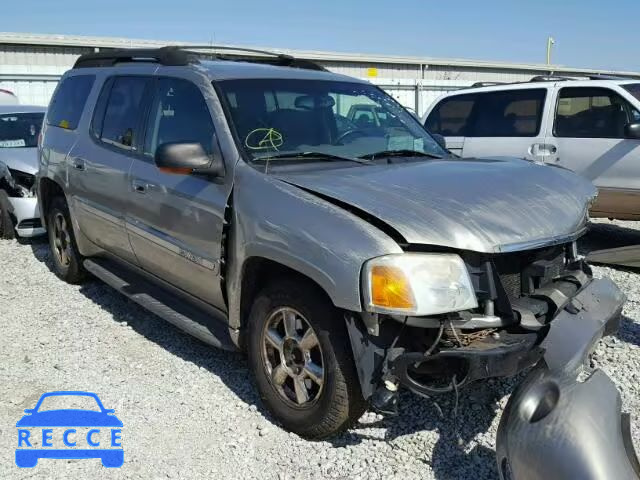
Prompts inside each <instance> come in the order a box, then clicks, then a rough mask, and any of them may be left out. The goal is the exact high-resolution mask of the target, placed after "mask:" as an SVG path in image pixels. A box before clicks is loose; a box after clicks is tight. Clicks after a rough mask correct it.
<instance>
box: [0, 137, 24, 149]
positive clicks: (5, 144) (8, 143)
mask: <svg viewBox="0 0 640 480" xmlns="http://www.w3.org/2000/svg"><path fill="white" fill-rule="evenodd" d="M26 146H27V144H26V142H25V141H24V138H18V139H16V140H0V147H2V148H12V147H26Z"/></svg>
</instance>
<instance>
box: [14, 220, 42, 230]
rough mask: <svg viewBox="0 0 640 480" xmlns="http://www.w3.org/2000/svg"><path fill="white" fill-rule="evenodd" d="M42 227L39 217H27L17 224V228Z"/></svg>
mask: <svg viewBox="0 0 640 480" xmlns="http://www.w3.org/2000/svg"><path fill="white" fill-rule="evenodd" d="M40 227H42V222H40V219H39V218H29V219H27V220H23V221H21V222H20V223H19V224H18V228H40Z"/></svg>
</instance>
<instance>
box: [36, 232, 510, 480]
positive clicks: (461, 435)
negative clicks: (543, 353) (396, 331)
mask: <svg viewBox="0 0 640 480" xmlns="http://www.w3.org/2000/svg"><path fill="white" fill-rule="evenodd" d="M29 244H30V245H31V248H32V250H33V253H34V255H35V257H36V258H37V259H38V260H39V261H41V262H43V263H44V264H45V265H47V267H48V268H49V269H50V270H51V268H52V264H51V258H50V253H49V246H48V243H47V242H46V240H45V241H37V240H35V241H31V242H29ZM52 274H53V273H52ZM79 292H80V293H82V294H83V295H84V296H86V297H87V299H89V300H91V301H92V302H93V303H95V304H96V305H98V306H100V307H101V308H102V309H104V310H105V311H106V312H108V313H109V314H110V315H111V316H112V318H113V320H114V321H115V322H117V323H119V324H121V325H122V326H123V327H125V328H126V327H127V326H129V327H131V328H132V329H133V330H134V331H136V332H137V333H139V334H140V335H142V336H144V337H145V338H147V339H148V340H150V341H152V342H154V343H155V344H157V345H158V346H160V347H161V348H163V349H165V350H166V351H168V352H170V353H172V354H174V355H176V356H178V357H180V358H182V359H183V360H184V361H187V362H190V363H193V364H195V365H197V366H198V367H200V368H202V369H206V370H207V371H209V372H211V373H212V374H214V375H216V376H217V377H218V378H219V379H220V380H221V381H222V382H223V383H224V384H225V385H226V386H227V387H228V388H229V389H230V390H232V391H233V392H234V393H235V394H236V395H237V396H238V398H239V400H240V401H241V402H243V403H245V404H246V405H247V408H255V409H256V411H258V412H260V414H262V415H263V416H264V417H265V418H266V419H267V420H268V421H270V422H271V423H274V424H275V421H274V419H273V418H272V417H271V416H270V414H269V413H268V412H267V411H266V410H265V409H264V408H263V406H262V403H261V402H260V398H259V395H258V394H257V391H256V389H255V386H254V384H253V382H252V381H250V380H249V379H250V378H251V377H250V374H249V369H248V365H247V362H246V359H245V357H244V355H242V354H240V353H233V352H226V351H222V350H218V349H216V348H213V347H210V346H208V345H205V344H204V343H202V342H200V341H199V340H197V339H195V338H193V337H191V336H189V335H187V334H185V333H183V332H182V331H181V330H179V329H178V328H176V327H174V326H173V325H171V324H170V323H168V322H165V321H163V320H162V319H160V318H159V317H156V316H155V315H153V314H151V313H149V312H148V311H147V310H145V309H144V308H142V307H140V306H139V305H138V304H136V303H135V302H133V301H131V300H129V299H128V298H126V297H125V296H123V295H121V294H119V293H118V292H116V291H114V290H113V289H111V287H109V286H107V285H105V284H104V283H102V282H100V281H99V280H97V279H95V280H94V279H91V280H89V281H87V282H86V283H84V284H83V285H82V286H80V289H79ZM515 383H517V382H515ZM515 383H514V381H513V380H510V381H509V380H505V381H491V382H490V383H489V382H479V383H478V384H475V385H474V386H473V387H471V388H468V389H465V390H462V391H461V392H460V393H459V395H458V398H457V400H456V395H455V394H453V393H451V394H447V395H443V396H440V397H437V398H436V399H434V400H435V401H434V400H429V399H424V398H422V397H418V396H416V395H414V394H411V393H409V392H403V393H402V395H401V400H400V414H399V415H398V416H396V417H385V418H383V419H382V420H379V421H377V422H375V423H374V424H371V423H364V422H363V423H359V424H357V425H356V426H355V427H354V428H352V429H351V430H349V431H347V432H345V433H343V434H341V435H338V436H336V437H334V438H332V439H329V440H328V442H329V443H330V444H331V445H333V446H334V447H335V448H340V447H344V446H347V445H358V444H361V443H363V442H364V441H368V440H373V441H380V440H383V441H387V442H389V443H390V445H391V446H392V447H393V446H394V440H396V439H398V438H400V437H403V436H407V435H412V434H416V433H419V432H420V431H425V430H426V431H436V432H438V434H439V438H438V441H437V442H436V444H435V445H433V446H431V445H429V444H426V443H425V445H424V458H422V459H421V460H422V461H423V462H424V463H425V467H426V466H427V465H428V466H430V467H431V469H432V470H433V472H434V474H435V476H436V478H439V479H440V478H441V479H445V478H446V479H452V478H478V479H480V478H496V477H497V468H496V465H495V452H494V450H493V449H491V448H487V447H485V446H482V445H475V446H473V447H470V445H472V444H473V443H475V442H473V440H474V439H475V438H476V437H477V436H478V435H479V434H480V435H481V434H485V433H487V432H489V431H490V428H491V425H492V423H493V420H494V419H495V416H496V414H497V412H498V411H499V405H498V401H499V400H500V399H501V398H502V397H503V396H504V395H506V394H508V393H510V391H511V390H512V388H513V385H514V384H515ZM436 402H437V403H436ZM456 412H457V413H456ZM370 429H374V430H375V429H383V431H384V433H383V434H382V435H372V434H371V433H365V431H367V430H369V432H370V431H371V430H370ZM381 437H382V438H381ZM417 438H418V439H420V436H419V435H418V436H417ZM418 441H424V440H418ZM431 451H432V453H430V452H431ZM411 454H414V453H413V452H412V453H411Z"/></svg>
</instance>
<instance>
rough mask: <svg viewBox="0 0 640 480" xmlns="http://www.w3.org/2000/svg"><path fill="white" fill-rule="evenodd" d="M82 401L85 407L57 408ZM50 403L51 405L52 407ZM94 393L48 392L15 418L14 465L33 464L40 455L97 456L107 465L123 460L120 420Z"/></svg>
mask: <svg viewBox="0 0 640 480" xmlns="http://www.w3.org/2000/svg"><path fill="white" fill-rule="evenodd" d="M60 404H61V405H62V406H66V405H69V404H73V405H74V406H75V405H77V404H81V405H82V406H83V407H88V408H59V406H60ZM52 405H53V406H54V408H52ZM114 412H115V411H114V410H111V409H107V408H104V405H103V404H102V402H101V401H100V398H99V397H98V395H96V394H95V393H90V392H79V391H60V392H48V393H45V394H43V395H42V396H41V397H40V399H39V400H38V402H37V403H36V405H35V407H34V408H33V409H26V410H25V414H26V415H24V416H23V417H22V418H21V419H20V420H18V422H17V423H16V427H18V447H17V448H16V465H17V466H18V467H20V468H31V467H35V466H36V465H37V463H38V459H40V458H54V459H63V458H64V459H69V458H74V459H83V458H100V460H101V461H102V465H103V466H105V467H108V468H117V467H121V466H122V464H123V463H124V451H123V448H122V422H121V421H120V420H119V419H118V417H116V416H115V415H114Z"/></svg>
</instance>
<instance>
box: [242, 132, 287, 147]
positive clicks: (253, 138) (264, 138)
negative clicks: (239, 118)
mask: <svg viewBox="0 0 640 480" xmlns="http://www.w3.org/2000/svg"><path fill="white" fill-rule="evenodd" d="M283 143H284V140H283V138H282V134H281V133H280V132H278V131H277V130H276V129H275V128H256V129H255V130H251V131H250V132H249V133H248V134H247V137H246V138H245V139H244V144H245V146H246V147H247V148H249V149H251V150H265V149H267V148H273V149H274V150H278V147H280V146H282V144H283Z"/></svg>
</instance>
